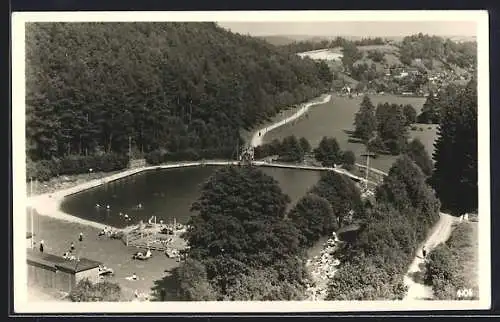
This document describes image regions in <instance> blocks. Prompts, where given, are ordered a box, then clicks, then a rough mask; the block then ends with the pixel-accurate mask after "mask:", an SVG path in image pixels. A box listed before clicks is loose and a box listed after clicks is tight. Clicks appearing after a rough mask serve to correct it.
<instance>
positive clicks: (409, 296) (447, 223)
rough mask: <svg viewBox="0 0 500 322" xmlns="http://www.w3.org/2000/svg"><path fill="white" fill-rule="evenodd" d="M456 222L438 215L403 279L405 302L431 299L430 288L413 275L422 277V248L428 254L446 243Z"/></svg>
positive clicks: (441, 214)
mask: <svg viewBox="0 0 500 322" xmlns="http://www.w3.org/2000/svg"><path fill="white" fill-rule="evenodd" d="M457 221H458V219H457V218H456V217H453V216H451V215H448V214H445V213H440V214H439V221H438V222H437V223H436V224H435V225H434V227H433V228H432V229H431V232H430V234H429V237H427V240H426V241H425V242H424V243H423V244H422V246H421V247H420V248H419V249H418V250H417V255H416V257H415V259H414V260H413V262H412V263H411V265H410V267H409V269H408V272H407V273H406V275H405V277H404V284H405V285H406V286H408V292H407V293H406V296H405V298H404V300H405V301H414V300H425V299H432V298H433V292H432V287H431V286H428V285H424V284H423V281H422V280H418V281H416V280H415V275H423V271H422V270H421V269H420V267H421V266H422V265H423V264H424V262H425V259H424V258H423V257H422V248H423V247H424V246H425V249H426V250H427V252H430V251H432V250H433V249H434V248H435V247H436V246H438V245H439V244H441V243H444V242H446V241H447V240H448V238H450V235H451V232H452V230H453V224H454V223H455V222H457Z"/></svg>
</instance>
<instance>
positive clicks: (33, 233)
mask: <svg viewBox="0 0 500 322" xmlns="http://www.w3.org/2000/svg"><path fill="white" fill-rule="evenodd" d="M30 198H33V177H31V178H30ZM30 218H31V249H33V247H34V245H33V238H34V237H35V232H34V231H33V205H31V206H30Z"/></svg>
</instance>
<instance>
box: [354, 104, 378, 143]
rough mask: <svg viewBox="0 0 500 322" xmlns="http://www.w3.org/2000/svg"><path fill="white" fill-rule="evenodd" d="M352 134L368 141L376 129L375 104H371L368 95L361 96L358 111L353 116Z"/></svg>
mask: <svg viewBox="0 0 500 322" xmlns="http://www.w3.org/2000/svg"><path fill="white" fill-rule="evenodd" d="M354 125H355V127H356V128H355V130H354V135H355V136H356V137H359V138H360V139H362V140H363V141H368V140H369V139H370V138H371V137H372V135H373V132H375V130H376V129H377V120H376V118H375V106H373V104H372V102H371V101H370V98H369V97H368V96H366V95H365V96H364V97H363V101H362V102H361V105H360V107H359V111H358V112H357V113H356V116H355V118H354Z"/></svg>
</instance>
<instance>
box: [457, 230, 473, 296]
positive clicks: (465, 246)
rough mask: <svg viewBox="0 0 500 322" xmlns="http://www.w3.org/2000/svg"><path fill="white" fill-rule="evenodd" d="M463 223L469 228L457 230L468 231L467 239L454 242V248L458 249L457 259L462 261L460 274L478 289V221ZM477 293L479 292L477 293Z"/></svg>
mask: <svg viewBox="0 0 500 322" xmlns="http://www.w3.org/2000/svg"><path fill="white" fill-rule="evenodd" d="M461 225H465V226H467V229H463V230H460V231H457V230H455V232H457V233H461V232H463V231H466V232H467V236H466V237H465V240H464V241H463V242H462V243H460V244H458V243H457V244H454V245H452V246H455V247H454V248H453V249H454V250H456V254H457V260H458V262H459V263H460V268H461V269H460V274H461V275H462V277H463V278H464V280H465V281H467V282H468V284H469V285H472V286H473V289H475V290H478V287H479V276H478V272H479V267H478V262H479V258H478V252H479V240H478V239H479V238H478V234H477V231H478V223H477V222H465V223H462V224H461ZM476 294H477V293H476Z"/></svg>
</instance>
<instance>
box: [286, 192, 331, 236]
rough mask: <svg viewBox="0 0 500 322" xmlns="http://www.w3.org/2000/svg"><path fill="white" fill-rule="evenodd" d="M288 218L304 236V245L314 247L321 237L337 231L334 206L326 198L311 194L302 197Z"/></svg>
mask: <svg viewBox="0 0 500 322" xmlns="http://www.w3.org/2000/svg"><path fill="white" fill-rule="evenodd" d="M287 217H288V218H289V219H290V220H291V221H292V222H293V223H294V224H295V226H296V227H297V229H298V230H299V231H300V232H301V234H302V237H303V238H302V241H301V242H302V244H304V245H305V246H312V245H313V244H314V243H315V242H316V241H318V240H319V238H320V237H321V236H324V235H327V234H331V232H332V231H335V230H337V228H338V221H337V218H335V216H334V214H333V209H332V205H331V204H330V203H329V201H328V200H326V199H325V198H322V197H319V196H317V195H315V194H313V193H309V194H307V195H306V196H304V197H302V199H300V200H299V201H298V202H297V204H296V205H295V207H294V208H293V209H292V210H291V211H290V212H289V213H288V215H287Z"/></svg>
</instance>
